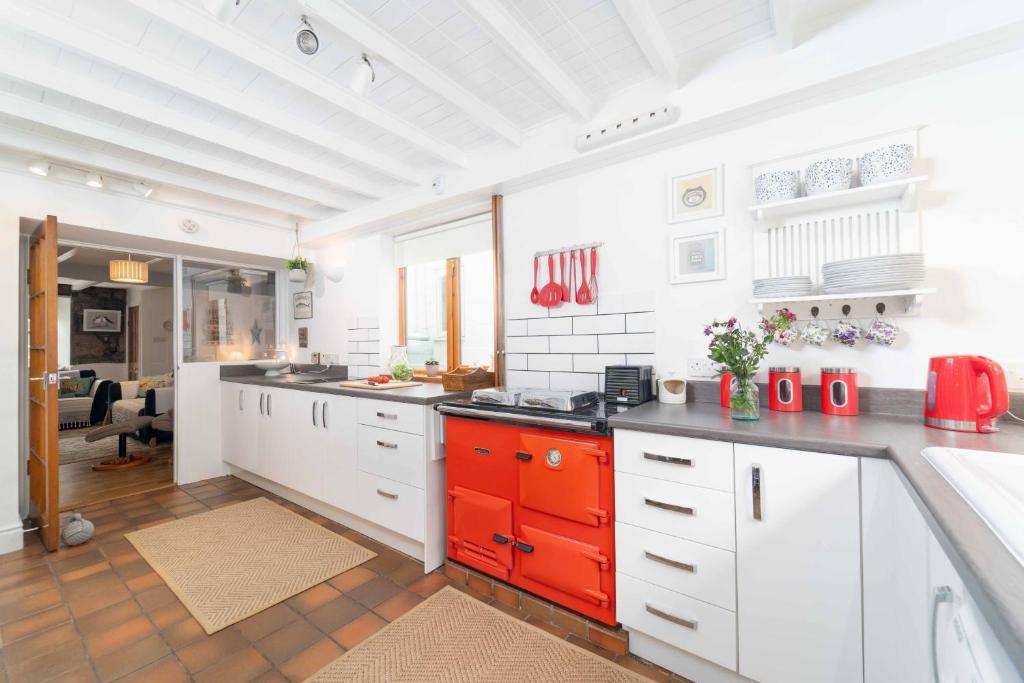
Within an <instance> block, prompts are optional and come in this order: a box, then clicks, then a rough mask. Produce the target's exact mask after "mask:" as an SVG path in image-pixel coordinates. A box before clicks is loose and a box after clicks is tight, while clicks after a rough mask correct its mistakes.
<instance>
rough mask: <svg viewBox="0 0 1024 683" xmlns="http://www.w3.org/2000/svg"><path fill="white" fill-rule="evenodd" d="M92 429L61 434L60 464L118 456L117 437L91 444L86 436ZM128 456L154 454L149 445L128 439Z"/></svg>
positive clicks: (87, 428) (67, 430)
mask: <svg viewBox="0 0 1024 683" xmlns="http://www.w3.org/2000/svg"><path fill="white" fill-rule="evenodd" d="M91 429H92V427H85V428H83V429H65V430H63V431H61V432H60V439H59V441H58V450H59V453H60V464H61V465H70V464H71V463H73V462H83V461H85V460H99V459H106V458H110V457H112V456H114V455H117V437H113V438H107V439H100V440H99V441H93V442H92V443H89V442H87V441H86V440H85V435H86V434H88V433H89V431H90V430H91ZM127 443H128V454H129V455H134V454H143V453H152V451H151V449H150V448H149V444H145V443H142V442H141V441H136V440H135V439H132V438H131V437H129V438H128V442H127Z"/></svg>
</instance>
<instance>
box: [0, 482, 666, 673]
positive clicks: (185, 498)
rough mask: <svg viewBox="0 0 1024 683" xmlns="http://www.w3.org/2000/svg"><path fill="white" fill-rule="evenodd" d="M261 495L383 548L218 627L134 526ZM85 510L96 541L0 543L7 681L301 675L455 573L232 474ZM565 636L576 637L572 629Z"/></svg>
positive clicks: (1, 661)
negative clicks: (159, 567) (165, 575)
mask: <svg viewBox="0 0 1024 683" xmlns="http://www.w3.org/2000/svg"><path fill="white" fill-rule="evenodd" d="M258 496H265V497H267V498H269V499H271V500H274V501H275V502H277V503H280V504H281V505H284V506H285V507H288V508H289V509H291V510H294V511H295V512H297V513H299V514H301V515H303V516H305V517H307V518H309V519H311V520H313V521H315V522H317V523H319V524H322V525H323V526H325V527H327V528H329V529H332V530H334V531H336V532H338V533H341V534H342V535H344V536H346V537H348V538H351V539H352V540H354V541H356V542H357V543H360V544H361V545H363V546H365V547H367V548H370V549H371V550H373V551H375V552H376V553H378V556H377V557H376V558H374V559H373V560H370V561H369V562H366V563H364V564H363V565H361V566H359V567H356V568H354V569H351V570H349V571H347V572H345V573H344V574H340V575H338V576H336V577H334V578H333V579H331V580H329V581H326V582H324V583H321V584H319V585H317V586H314V587H313V588H310V589H309V590H307V591H305V592H303V593H300V594H299V595H296V596H294V597H292V598H290V599H288V600H286V601H284V602H283V603H279V604H277V605H275V606H273V607H271V608H269V609H267V610H264V611H263V612H260V613H259V614H256V615H254V616H252V617H249V618H248V619H245V620H244V621H241V622H239V623H237V624H234V625H233V626H230V627H228V628H226V629H224V630H222V631H219V632H218V633H215V634H214V635H212V636H208V635H206V634H205V632H204V631H203V629H202V628H201V627H200V625H199V623H198V622H197V621H196V620H195V619H193V618H192V617H191V616H190V615H189V612H188V610H186V609H185V607H184V606H183V605H182V604H181V602H179V601H178V599H177V598H176V597H175V595H174V593H172V592H171V591H170V590H169V589H168V588H167V586H166V585H164V582H163V581H162V580H161V579H160V577H159V576H158V575H157V574H156V573H155V572H153V570H152V569H151V568H150V566H149V565H148V564H147V563H146V561H145V560H143V559H142V558H141V557H140V556H139V554H138V553H137V552H135V549H134V548H133V547H132V546H131V544H130V543H128V541H126V540H125V539H124V534H125V533H126V532H129V531H132V530H134V529H139V528H143V527H147V526H152V525H154V524H160V523H162V522H166V521H168V520H172V519H175V518H181V517H187V516H189V515H194V514H196V513H199V512H203V511H206V510H209V509H211V508H217V507H221V506H224V505H230V504H232V503H236V502H238V501H241V500H248V499H250V498H254V497H258ZM81 512H82V513H83V514H84V515H85V516H86V518H87V519H90V520H92V521H93V523H95V525H96V536H95V538H94V539H93V540H92V541H90V542H89V543H87V544H85V545H82V546H78V547H75V548H66V549H63V550H60V551H58V552H55V553H46V552H44V550H43V548H42V545H41V544H40V543H39V541H38V539H37V538H36V537H35V536H34V535H32V536H31V537H26V541H25V543H26V545H25V548H23V549H22V550H19V551H17V552H14V553H9V554H7V555H0V683H7V682H8V681H10V683H44V682H45V681H61V682H64V681H114V680H117V681H139V682H140V683H141V682H145V683H163V682H166V681H198V682H201V683H206V682H207V681H209V682H211V683H213V682H216V683H235V682H239V683H241V682H244V681H261V682H267V683H269V682H272V681H301V680H303V679H305V678H306V677H307V676H309V675H310V674H312V673H314V672H316V671H317V670H318V669H320V668H321V667H322V666H324V665H325V664H327V663H328V662H330V661H332V660H333V659H335V658H336V657H338V656H339V655H341V654H342V653H344V652H345V650H346V649H348V648H351V647H354V646H355V645H356V644H358V643H359V642H360V641H362V640H363V639H365V638H366V637H367V636H369V635H371V634H372V633H374V632H376V631H377V630H378V629H380V628H381V627H383V626H384V625H386V624H387V623H388V622H389V621H392V620H394V619H397V618H398V617H400V616H401V615H403V614H404V613H405V612H407V611H408V610H410V609H412V608H413V607H415V606H416V605H417V604H419V603H420V602H421V601H422V600H423V599H424V598H426V597H428V596H430V595H432V594H433V593H435V592H436V591H438V590H440V589H441V587H442V586H446V585H454V584H452V582H451V581H450V580H449V579H448V578H447V577H445V576H444V575H443V574H442V573H439V572H434V573H431V574H428V575H426V576H424V575H423V565H422V564H421V563H420V562H417V561H415V560H413V559H411V558H409V557H406V556H405V555H402V554H400V553H398V552H395V551H394V550H391V549H390V548H386V547H384V546H382V545H381V544H379V543H377V542H376V541H373V540H371V539H369V538H367V537H365V536H363V535H362V534H359V533H357V532H355V531H353V530H351V529H347V528H346V527H343V526H341V525H339V524H336V523H334V522H331V521H330V520H327V519H325V518H323V517H321V516H319V515H317V514H315V513H313V512H310V511H309V510H306V509H305V508H302V507H299V506H298V505H295V504H293V503H290V502H288V501H286V500H283V499H281V498H278V497H277V496H274V495H273V494H271V493H269V492H267V491H264V490H262V489H259V488H257V487H255V486H252V485H251V484H249V483H247V482H245V481H242V480H241V479H237V478H235V477H230V476H228V477H220V478H218V479H212V480H209V481H204V482H199V483H196V484H189V485H186V486H182V487H176V488H173V489H167V490H163V491H155V492H152V493H148V494H139V495H134V496H131V497H128V498H121V499H118V500H115V501H111V502H107V503H100V504H97V505H93V506H90V507H87V508H83V509H82V510H81ZM456 587H457V588H459V589H460V590H463V591H465V592H467V593H468V594H470V595H473V596H474V597H477V598H479V599H482V600H485V601H487V602H491V601H493V599H494V598H493V597H491V596H486V597H485V596H481V595H479V594H476V593H474V592H473V591H472V589H470V588H468V587H466V586H456ZM505 611H506V612H509V613H512V614H514V615H517V616H520V617H521V618H523V619H526V618H527V617H528V615H527V614H526V613H521V614H520V613H516V612H512V611H511V610H508V609H506V610H505ZM545 628H546V629H547V630H549V631H551V630H553V629H555V630H556V633H557V629H556V627H554V626H551V625H545ZM557 635H559V636H561V637H565V638H567V639H569V640H573V638H575V636H572V635H571V634H569V633H568V632H567V631H565V632H560V633H557ZM577 640H578V639H577ZM581 642H582V641H581ZM583 644H584V646H586V647H587V648H588V649H590V650H592V651H596V652H597V653H598V654H601V655H603V656H606V657H608V658H609V659H614V660H615V661H617V662H619V663H621V664H622V665H623V666H626V667H628V668H630V669H633V670H635V671H638V672H639V673H642V674H644V675H646V676H648V677H650V678H652V679H654V680H662V681H669V680H673V679H672V678H671V677H670V676H669V675H668V674H667V673H665V672H664V671H660V670H657V669H655V668H653V667H651V666H649V665H647V664H645V663H643V662H641V661H639V660H636V659H634V658H631V657H628V656H625V657H622V656H620V657H616V656H615V655H613V654H612V653H611V652H608V651H602V650H600V649H599V648H596V647H595V646H594V645H592V644H590V643H585V642H584V643H583ZM675 680H681V679H675Z"/></svg>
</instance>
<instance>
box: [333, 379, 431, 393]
mask: <svg viewBox="0 0 1024 683" xmlns="http://www.w3.org/2000/svg"><path fill="white" fill-rule="evenodd" d="M420 384H422V382H388V383H387V384H370V383H369V382H354V381H353V382H339V383H338V386H339V387H352V388H353V389H375V390H378V391H383V390H384V389H403V388H405V387H418V386H419V385H420Z"/></svg>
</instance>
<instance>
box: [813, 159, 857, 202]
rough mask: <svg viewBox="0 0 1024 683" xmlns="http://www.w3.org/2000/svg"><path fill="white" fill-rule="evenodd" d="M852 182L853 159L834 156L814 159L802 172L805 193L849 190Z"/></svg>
mask: <svg viewBox="0 0 1024 683" xmlns="http://www.w3.org/2000/svg"><path fill="white" fill-rule="evenodd" d="M852 182H853V159H847V158H838V157H837V158H835V159H822V160H821V161H815V162H814V163H813V164H811V165H810V166H808V167H807V170H806V171H805V172H804V189H805V190H806V191H807V195H808V196H810V195H813V194H824V193H826V192H838V191H840V190H849V189H850V183H852Z"/></svg>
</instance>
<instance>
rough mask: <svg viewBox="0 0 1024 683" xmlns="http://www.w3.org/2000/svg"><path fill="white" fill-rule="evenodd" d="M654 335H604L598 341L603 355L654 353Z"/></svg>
mask: <svg viewBox="0 0 1024 683" xmlns="http://www.w3.org/2000/svg"><path fill="white" fill-rule="evenodd" d="M654 343H655V342H654V334H603V335H601V337H600V338H599V339H598V340H597V348H598V350H599V351H600V352H601V353H654Z"/></svg>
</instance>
